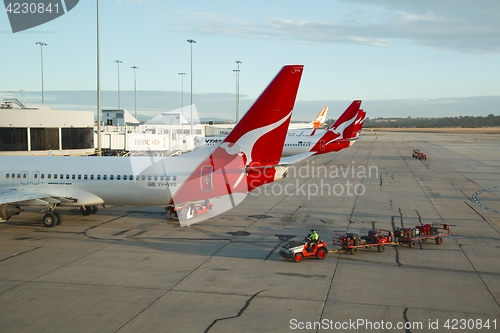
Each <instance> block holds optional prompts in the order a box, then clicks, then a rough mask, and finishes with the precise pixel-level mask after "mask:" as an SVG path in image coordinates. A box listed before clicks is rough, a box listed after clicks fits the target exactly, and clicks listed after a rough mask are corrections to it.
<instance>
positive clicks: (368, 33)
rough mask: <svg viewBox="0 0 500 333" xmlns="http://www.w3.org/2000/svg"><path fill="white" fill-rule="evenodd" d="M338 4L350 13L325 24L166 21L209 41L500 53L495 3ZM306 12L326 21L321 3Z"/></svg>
mask: <svg viewBox="0 0 500 333" xmlns="http://www.w3.org/2000/svg"><path fill="white" fill-rule="evenodd" d="M338 1H340V2H345V3H348V4H349V5H350V6H351V7H354V9H351V12H350V13H347V14H337V15H336V14H332V17H331V18H330V19H328V20H319V19H318V20H314V19H313V20H312V19H292V18H289V17H282V16H272V17H264V18H260V19H255V20H256V21H255V20H254V21H252V20H251V19H244V18H242V17H237V15H238V14H237V13H232V14H231V17H229V16H226V15H221V14H214V13H201V12H191V13H184V15H181V16H176V17H175V18H174V19H173V20H169V22H170V26H169V27H170V28H173V29H182V30H183V31H186V32H190V33H191V32H196V33H198V34H206V35H212V36H213V35H221V36H231V37H235V36H237V37H239V38H241V37H243V38H266V39H273V40H278V39H279V40H283V39H285V40H287V41H288V42H292V43H301V44H304V43H306V44H311V43H325V42H326V43H349V44H362V45H372V46H386V45H389V44H392V43H397V42H399V41H405V42H410V43H415V44H419V45H424V46H429V47H433V48H438V49H446V50H453V51H458V52H465V53H498V52H500V35H499V34H498V31H500V20H498V17H500V1H497V0H482V1H471V0H439V1H436V0H419V1H401V0H377V1H375V0H352V1H351V0H338ZM328 3H329V4H332V2H328ZM323 5H325V4H323ZM338 5H339V3H338V2H337V6H338ZM308 6H318V16H324V13H323V12H322V7H323V6H322V4H321V3H317V2H313V3H309V4H308ZM333 8H335V3H333V5H330V6H329V7H327V8H325V11H327V10H330V11H331V12H332V13H335V11H334V10H332V9H333ZM178 20H181V21H182V24H180V23H181V22H179V21H178Z"/></svg>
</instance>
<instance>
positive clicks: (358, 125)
mask: <svg viewBox="0 0 500 333" xmlns="http://www.w3.org/2000/svg"><path fill="white" fill-rule="evenodd" d="M365 118H366V112H365V110H363V109H359V112H358V116H357V118H356V121H355V122H354V129H353V133H354V134H355V135H356V136H358V135H359V134H360V133H361V132H362V130H363V124H364V122H365Z"/></svg>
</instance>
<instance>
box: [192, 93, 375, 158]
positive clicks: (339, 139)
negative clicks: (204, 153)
mask: <svg viewBox="0 0 500 333" xmlns="http://www.w3.org/2000/svg"><path fill="white" fill-rule="evenodd" d="M360 105H361V100H355V101H353V102H352V103H351V105H349V107H348V108H347V109H346V110H345V111H344V113H343V114H342V115H341V116H340V117H339V118H338V119H337V121H335V122H334V123H333V124H332V125H331V126H330V127H328V128H327V129H326V130H325V131H323V132H319V133H316V134H314V135H295V133H291V132H290V131H289V132H288V133H287V136H286V140H285V144H284V147H283V152H282V157H292V156H297V159H295V158H292V159H290V158H286V159H281V160H280V162H281V163H282V164H283V163H289V164H294V163H297V162H298V161H300V159H304V158H307V157H308V156H312V155H319V154H326V153H329V152H336V151H340V150H342V149H344V148H347V147H349V146H350V145H352V144H353V141H354V140H355V139H356V138H357V132H358V131H360V130H361V128H362V127H363V121H364V116H363V121H361V117H362V113H361V112H359V107H360ZM363 114H364V115H366V113H365V112H364V111H363ZM358 119H359V121H357V120H358ZM223 140H224V137H220V136H214V137H207V138H205V139H203V140H202V141H201V142H200V143H198V146H197V147H196V149H195V151H196V150H197V149H200V148H203V147H206V146H212V145H216V144H219V143H220V142H222V141H223Z"/></svg>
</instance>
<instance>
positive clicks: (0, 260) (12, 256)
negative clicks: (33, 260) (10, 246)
mask: <svg viewBox="0 0 500 333" xmlns="http://www.w3.org/2000/svg"><path fill="white" fill-rule="evenodd" d="M41 247H42V246H37V247H35V248H32V249H29V250H26V251H23V252H18V253H14V254H13V255H11V256H8V257H7V258H3V259H0V262H2V261H5V260H9V259H11V258H14V257H17V256H20V255H21V254H25V253H28V252H31V251H35V250H37V249H39V248H41Z"/></svg>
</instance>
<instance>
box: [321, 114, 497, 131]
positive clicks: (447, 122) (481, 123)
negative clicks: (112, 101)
mask: <svg viewBox="0 0 500 333" xmlns="http://www.w3.org/2000/svg"><path fill="white" fill-rule="evenodd" d="M334 121H335V120H334V119H329V120H328V121H327V122H326V123H327V124H328V125H330V124H333V122H334ZM495 126H500V116H495V115H493V114H489V115H488V116H486V117H483V116H477V117H473V116H460V117H446V118H412V117H408V118H374V119H370V118H366V120H365V124H364V127H365V128H368V127H378V128H440V127H462V128H477V127H495Z"/></svg>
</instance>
